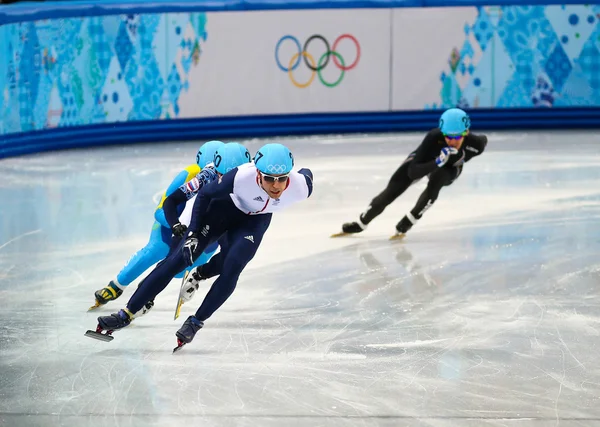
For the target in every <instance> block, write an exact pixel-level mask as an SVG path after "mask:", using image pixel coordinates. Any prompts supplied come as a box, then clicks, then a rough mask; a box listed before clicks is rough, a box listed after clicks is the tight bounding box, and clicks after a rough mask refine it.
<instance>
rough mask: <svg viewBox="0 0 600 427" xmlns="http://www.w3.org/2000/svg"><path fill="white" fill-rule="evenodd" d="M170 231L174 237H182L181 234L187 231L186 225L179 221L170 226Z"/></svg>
mask: <svg viewBox="0 0 600 427" xmlns="http://www.w3.org/2000/svg"><path fill="white" fill-rule="evenodd" d="M171 231H172V232H173V236H175V237H183V235H184V234H185V232H186V231H187V225H183V224H181V223H179V222H178V223H177V224H175V225H174V226H173V227H172V228H171Z"/></svg>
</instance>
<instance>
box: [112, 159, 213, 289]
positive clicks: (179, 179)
mask: <svg viewBox="0 0 600 427" xmlns="http://www.w3.org/2000/svg"><path fill="white" fill-rule="evenodd" d="M201 172H202V170H201V169H200V166H198V165H197V164H195V163H194V164H192V165H189V166H187V167H186V168H185V169H184V170H182V171H181V172H179V174H177V176H176V177H175V179H173V181H172V182H171V184H170V185H169V187H168V188H167V190H166V191H165V192H164V193H163V195H162V197H161V199H160V202H159V203H158V206H157V207H156V210H155V211H154V219H155V221H154V224H153V225H152V231H151V233H150V239H149V241H148V243H147V244H146V246H144V247H143V248H142V249H140V250H139V251H137V252H136V253H135V254H134V255H133V256H132V257H131V258H130V259H129V261H128V262H127V264H126V265H125V266H124V267H123V268H122V269H121V271H120V272H119V274H118V275H117V280H118V282H119V284H120V285H122V286H127V285H129V284H130V283H131V282H133V281H134V280H135V279H137V278H138V277H139V276H140V275H141V274H142V273H143V272H144V271H146V270H147V269H148V268H150V267H151V266H153V265H154V264H156V263H157V262H159V261H161V260H162V259H164V258H166V257H167V255H168V254H169V252H170V251H171V250H172V249H174V248H171V244H172V243H173V234H172V231H171V227H170V226H169V223H168V222H167V220H166V218H165V212H164V210H163V204H164V202H165V199H166V198H167V197H168V196H170V195H171V194H172V193H173V192H175V191H176V190H177V189H179V188H180V187H181V186H182V185H185V184H186V183H188V182H189V181H191V180H192V179H193V178H195V177H196V176H199V175H200V174H201ZM184 208H185V204H182V205H180V206H178V207H177V210H178V212H177V213H178V214H181V212H182V211H183V209H184ZM177 243H178V242H177ZM218 247H219V245H218V243H215V244H213V245H211V246H209V247H207V248H206V250H205V251H204V252H203V253H202V255H200V257H198V259H197V260H196V262H195V263H194V265H192V266H191V267H188V268H186V269H185V270H184V271H181V272H180V273H179V274H177V275H176V276H175V277H177V278H181V277H183V275H184V274H185V272H186V271H189V270H191V269H193V268H195V267H197V266H199V265H202V264H205V263H207V262H208V261H209V260H210V258H211V257H212V256H213V255H214V253H215V252H216V251H217V249H218Z"/></svg>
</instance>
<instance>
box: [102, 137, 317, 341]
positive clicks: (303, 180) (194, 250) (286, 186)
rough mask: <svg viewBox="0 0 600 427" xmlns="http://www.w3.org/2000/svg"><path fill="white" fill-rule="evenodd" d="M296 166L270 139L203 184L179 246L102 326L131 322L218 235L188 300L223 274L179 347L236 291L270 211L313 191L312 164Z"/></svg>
mask: <svg viewBox="0 0 600 427" xmlns="http://www.w3.org/2000/svg"><path fill="white" fill-rule="evenodd" d="M293 166H294V158H293V156H292V153H291V152H290V151H289V149H288V148H287V147H285V146H283V145H281V144H267V145H265V146H263V147H262V148H260V149H259V150H258V151H257V153H256V155H255V157H254V163H246V164H243V165H241V166H239V167H237V168H235V169H234V170H232V171H231V172H228V173H226V174H225V175H223V176H222V177H221V179H219V180H218V181H214V182H212V183H210V184H208V185H206V186H205V187H203V188H202V190H201V191H200V192H199V193H198V195H197V197H196V201H195V202H194V208H193V213H192V220H191V223H190V226H189V228H188V233H187V237H186V239H185V241H183V242H182V243H181V245H180V248H179V250H176V251H174V252H173V254H172V255H171V256H169V257H168V258H167V259H165V260H164V261H163V262H162V263H161V264H160V265H158V266H157V267H156V268H155V269H154V271H152V273H150V275H149V276H148V277H146V279H144V281H143V282H142V284H140V287H139V289H138V290H137V291H136V293H135V294H134V295H133V296H132V297H131V299H130V301H129V303H128V304H127V308H126V309H123V310H120V311H119V312H118V313H114V314H112V315H110V316H103V317H99V318H98V323H99V327H100V329H105V330H115V329H120V328H123V327H125V326H127V325H129V323H130V322H131V320H133V318H134V316H135V313H136V312H137V311H139V310H140V309H141V308H142V307H143V305H144V303H146V301H149V300H151V299H153V298H154V296H155V295H157V294H158V293H160V292H161V291H162V290H163V289H164V288H165V287H166V286H167V284H168V283H169V282H170V281H171V279H172V278H173V277H174V276H175V274H177V273H178V272H179V271H181V270H182V269H184V268H185V267H186V266H190V265H192V264H193V263H194V260H195V259H196V258H197V257H198V256H199V255H200V254H201V253H202V252H203V250H204V249H205V248H206V247H207V246H208V245H210V244H211V243H213V242H215V241H218V242H219V244H220V246H221V251H220V252H219V253H218V254H216V255H215V256H214V257H213V258H212V259H211V260H210V261H209V262H208V263H207V264H205V265H202V266H200V267H198V268H196V269H194V270H192V271H191V273H190V274H189V276H188V278H187V280H186V282H185V284H184V288H185V291H186V292H185V293H186V294H187V297H186V299H187V300H188V301H189V299H191V297H192V295H193V294H194V292H195V290H197V289H198V282H199V281H201V280H205V279H208V278H210V277H214V276H217V275H219V277H218V278H217V280H216V281H215V282H214V283H213V285H212V287H211V289H210V291H209V292H208V294H207V295H206V297H205V299H204V301H203V302H202V304H201V305H200V307H199V308H198V310H197V311H196V314H195V315H194V316H189V317H188V319H187V320H186V321H185V322H184V324H183V326H182V327H181V328H180V329H179V330H178V331H177V334H176V335H177V338H178V345H179V347H177V348H180V347H181V346H182V345H184V344H186V343H189V342H191V341H192V340H193V338H194V335H195V334H196V332H197V331H198V330H199V329H200V328H202V326H203V325H204V322H205V321H206V320H207V319H208V318H209V317H210V316H212V314H213V313H214V312H215V311H216V310H217V309H218V308H219V307H221V305H222V304H223V303H224V302H225V301H226V300H227V299H228V298H229V296H230V295H231V294H232V293H233V291H234V289H235V287H236V284H237V281H238V278H239V276H240V274H241V272H242V271H243V270H244V268H245V266H246V265H247V264H248V262H250V260H252V258H253V257H254V255H255V254H256V251H257V250H258V248H259V246H260V244H261V241H262V239H263V236H264V234H265V232H266V231H267V229H268V228H269V224H270V222H271V216H272V214H273V213H274V212H278V211H280V210H282V209H285V208H286V207H288V206H290V205H292V204H294V203H297V202H299V201H302V200H305V199H307V198H308V197H310V195H311V194H312V191H313V175H312V172H311V171H310V169H300V170H298V171H293V170H292V169H293Z"/></svg>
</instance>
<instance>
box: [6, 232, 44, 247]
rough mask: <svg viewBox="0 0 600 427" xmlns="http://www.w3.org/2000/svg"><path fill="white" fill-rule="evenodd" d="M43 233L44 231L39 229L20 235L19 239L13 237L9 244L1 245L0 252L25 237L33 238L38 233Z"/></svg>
mask: <svg viewBox="0 0 600 427" xmlns="http://www.w3.org/2000/svg"><path fill="white" fill-rule="evenodd" d="M41 231H42V229H41V228H38V229H37V230H33V231H28V232H27V233H23V234H20V235H18V236H17V237H13V238H12V239H10V240H9V241H8V242H6V243H4V244H3V245H0V250H2V249H4V248H5V247H7V246H8V245H10V244H11V243H14V242H16V241H17V240H21V239H22V238H23V237H27V236H31V235H32V234H37V233H39V232H41Z"/></svg>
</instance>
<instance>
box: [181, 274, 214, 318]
mask: <svg viewBox="0 0 600 427" xmlns="http://www.w3.org/2000/svg"><path fill="white" fill-rule="evenodd" d="M206 279H207V277H205V276H204V275H203V274H202V266H198V267H196V268H194V269H193V270H190V271H187V272H186V273H185V275H184V276H183V280H182V281H181V288H180V289H179V298H178V299H177V306H176V307H175V316H174V319H175V320H177V318H178V317H179V313H181V306H182V305H183V304H184V303H186V302H188V301H189V300H191V299H192V298H193V297H194V295H195V294H196V291H197V290H198V288H199V287H200V282H201V281H203V280H206Z"/></svg>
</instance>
